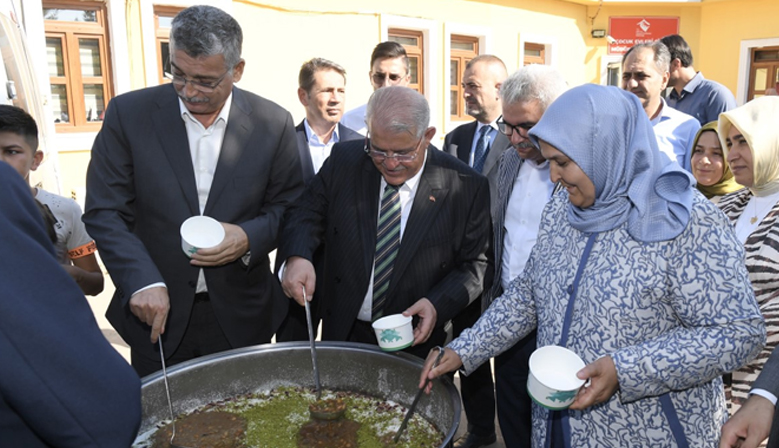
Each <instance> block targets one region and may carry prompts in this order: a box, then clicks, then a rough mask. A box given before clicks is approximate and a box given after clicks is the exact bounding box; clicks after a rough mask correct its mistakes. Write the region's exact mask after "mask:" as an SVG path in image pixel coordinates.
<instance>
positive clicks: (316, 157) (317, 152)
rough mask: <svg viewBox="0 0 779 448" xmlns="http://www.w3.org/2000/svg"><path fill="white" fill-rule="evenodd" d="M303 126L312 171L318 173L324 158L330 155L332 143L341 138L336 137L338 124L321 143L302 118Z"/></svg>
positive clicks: (306, 121)
mask: <svg viewBox="0 0 779 448" xmlns="http://www.w3.org/2000/svg"><path fill="white" fill-rule="evenodd" d="M303 128H304V129H305V130H306V140H307V141H308V150H309V152H311V163H312V164H313V165H314V173H318V172H319V169H320V168H322V165H323V164H324V163H325V160H327V158H328V157H330V151H332V150H333V145H335V144H336V143H338V142H339V141H340V140H341V139H340V138H339V137H338V125H337V124H336V125H335V128H334V129H333V133H332V134H331V135H330V140H329V141H328V142H327V143H322V141H321V140H319V136H318V135H316V134H315V133H314V130H313V129H311V126H310V125H309V124H308V120H307V119H304V120H303Z"/></svg>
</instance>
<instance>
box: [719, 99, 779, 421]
mask: <svg viewBox="0 0 779 448" xmlns="http://www.w3.org/2000/svg"><path fill="white" fill-rule="evenodd" d="M777 117H779V97H776V96H768V97H762V98H758V99H755V100H753V101H750V102H749V103H747V104H745V105H743V106H741V107H738V108H736V109H733V110H731V111H729V112H724V113H722V114H721V115H720V118H719V137H720V140H721V143H722V147H723V148H724V149H725V157H726V159H727V161H728V164H730V169H731V170H732V171H733V175H734V177H735V179H736V182H738V183H739V184H741V185H743V186H745V187H747V188H745V189H742V190H739V191H737V192H735V193H731V194H728V195H725V196H723V197H722V200H721V201H720V203H719V207H720V208H721V209H722V211H723V212H725V214H726V215H727V216H728V218H730V220H731V222H733V224H734V226H735V231H736V235H737V237H738V238H739V240H740V241H741V242H742V243H743V244H744V246H745V249H746V265H747V271H749V279H750V281H751V282H752V287H753V288H754V291H755V297H756V298H757V301H758V304H759V305H760V311H761V312H762V314H763V317H764V318H765V322H766V331H767V334H768V340H767V343H766V347H765V348H764V349H763V350H762V351H761V352H760V354H759V355H758V356H757V358H755V359H754V360H753V361H752V362H751V363H749V364H747V365H746V366H744V367H742V368H741V369H739V370H738V371H736V372H734V373H733V392H732V399H731V410H732V412H735V411H736V410H738V408H739V407H740V406H741V404H742V403H743V402H744V401H745V400H746V399H747V396H748V394H749V390H750V387H751V384H752V382H753V381H754V380H755V379H756V378H757V375H758V374H759V373H760V371H761V369H762V367H763V364H765V361H766V360H767V359H768V357H769V356H770V355H771V351H772V350H773V349H774V347H776V346H777V345H779V126H777V125H776V122H775V120H776V119H777Z"/></svg>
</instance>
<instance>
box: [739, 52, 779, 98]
mask: <svg viewBox="0 0 779 448" xmlns="http://www.w3.org/2000/svg"><path fill="white" fill-rule="evenodd" d="M776 50H779V47H754V48H751V49H750V52H749V90H748V91H747V101H752V100H753V99H754V98H755V94H756V93H757V95H758V97H759V96H764V95H765V91H766V89H768V88H771V87H774V86H775V85H776V80H777V78H779V60H777V61H769V62H755V56H756V53H757V52H760V51H776ZM761 68H766V69H768V74H767V76H766V79H767V80H768V81H769V84H768V85H766V86H762V87H761V88H757V86H755V83H754V80H755V73H756V72H757V70H758V69H761ZM771 81H773V82H771Z"/></svg>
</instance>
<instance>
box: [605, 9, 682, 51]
mask: <svg viewBox="0 0 779 448" xmlns="http://www.w3.org/2000/svg"><path fill="white" fill-rule="evenodd" d="M669 34H679V18H678V17H640V16H639V17H609V36H611V37H613V38H614V39H613V41H612V42H610V43H609V54H625V53H626V52H627V51H628V50H629V49H630V47H632V46H633V45H635V44H640V43H643V42H652V41H655V40H658V39H662V38H663V37H665V36H667V35H669Z"/></svg>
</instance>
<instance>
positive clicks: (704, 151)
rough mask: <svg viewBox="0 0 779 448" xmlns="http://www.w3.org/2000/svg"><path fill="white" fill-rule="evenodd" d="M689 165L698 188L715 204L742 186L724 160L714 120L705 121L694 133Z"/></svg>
mask: <svg viewBox="0 0 779 448" xmlns="http://www.w3.org/2000/svg"><path fill="white" fill-rule="evenodd" d="M690 166H691V168H692V175H693V176H695V180H697V181H698V185H697V187H698V190H699V191H700V192H701V193H703V195H704V196H706V198H708V199H709V200H710V201H711V202H713V203H715V204H716V203H718V202H719V200H720V198H722V196H723V195H726V194H728V193H733V192H734V191H738V190H740V189H742V188H744V187H743V186H741V185H739V184H738V183H736V180H735V179H734V178H733V172H732V171H730V166H728V162H727V160H725V155H724V152H723V150H722V144H721V143H720V140H719V134H717V122H716V121H711V122H709V123H706V124H705V125H703V127H702V128H700V130H698V134H696V135H695V140H694V141H693V144H692V156H691V158H690Z"/></svg>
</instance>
